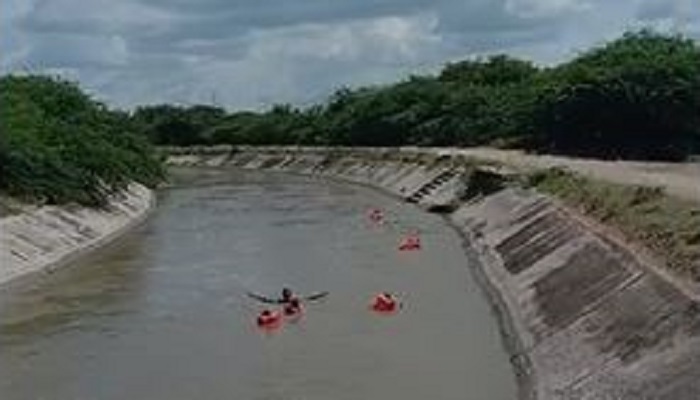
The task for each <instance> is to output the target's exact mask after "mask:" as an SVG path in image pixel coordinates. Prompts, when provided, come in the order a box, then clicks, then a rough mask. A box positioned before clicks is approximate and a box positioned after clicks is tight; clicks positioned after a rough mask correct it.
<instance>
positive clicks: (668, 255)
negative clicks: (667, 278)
mask: <svg viewBox="0 0 700 400" xmlns="http://www.w3.org/2000/svg"><path fill="white" fill-rule="evenodd" d="M525 181H526V184H527V185H528V186H530V187H533V188H535V189H537V190H538V191H540V192H543V193H547V194H551V195H553V196H555V197H557V198H559V199H561V200H563V201H564V202H565V203H566V204H568V205H570V206H573V207H575V208H577V209H579V210H581V211H583V213H584V214H586V215H588V216H590V217H593V218H594V219H597V220H598V221H600V222H602V223H604V224H607V225H610V226H612V227H615V228H617V229H619V230H620V231H621V232H622V233H623V234H624V235H625V236H627V237H628V238H630V239H632V240H634V241H637V242H639V243H641V244H643V245H645V246H646V247H648V248H649V249H651V250H652V251H653V252H654V253H655V254H656V255H657V256H659V257H662V258H663V261H664V262H665V264H666V267H667V268H668V269H670V270H671V271H672V272H674V273H676V274H678V275H680V276H682V277H684V278H689V279H691V280H692V281H693V282H694V283H700V206H699V205H698V204H695V203H692V202H690V201H685V200H680V199H676V198H674V197H671V196H668V195H666V194H665V193H664V191H663V189H661V188H649V187H641V186H627V185H620V184H613V183H608V182H602V181H598V180H594V179H590V178H585V177H582V176H580V175H577V174H574V173H571V172H568V171H564V170H562V169H549V170H544V171H537V172H533V173H530V174H528V175H527V176H526V177H525Z"/></svg>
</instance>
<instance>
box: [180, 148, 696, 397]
mask: <svg viewBox="0 0 700 400" xmlns="http://www.w3.org/2000/svg"><path fill="white" fill-rule="evenodd" d="M169 160H170V163H171V164H173V165H188V166H206V167H237V168H245V169H262V170H271V171H285V172H291V173H299V174H306V175H318V176H323V177H328V178H332V179H341V180H344V181H348V182H353V183H359V184H363V185H369V186H372V187H375V188H378V189H381V190H383V191H386V192H388V193H391V194H393V195H395V196H398V197H401V198H403V199H405V200H406V201H409V202H413V203H415V204H417V205H418V206H420V207H424V208H426V209H428V210H432V211H436V212H441V213H443V214H444V215H445V217H446V218H447V219H448V220H449V221H450V222H451V223H452V224H453V225H454V226H455V227H456V228H457V229H458V231H459V232H460V233H461V234H462V235H463V237H464V239H465V243H464V244H465V249H466V251H467V255H468V256H469V258H470V259H471V260H473V262H472V263H470V264H472V266H473V267H474V272H475V274H476V276H477V277H479V278H480V280H481V281H482V283H483V287H484V289H485V291H486V292H487V293H488V294H489V297H490V298H491V300H492V302H493V305H494V308H495V310H496V313H497V314H498V315H499V316H500V319H501V325H502V327H503V334H504V338H505V343H506V346H507V347H508V350H509V351H510V352H511V354H512V362H513V365H514V369H515V371H516V374H517V375H518V377H519V380H520V384H521V385H520V386H521V397H522V398H523V399H526V398H527V399H542V400H550V399H591V400H593V399H610V400H613V399H615V400H623V399H630V400H631V399H635V400H642V399H649V400H651V399H654V400H691V399H692V400H696V399H698V398H700V303H699V302H698V301H697V298H694V297H693V296H692V294H689V293H688V292H687V291H683V290H681V289H680V288H679V287H677V286H676V285H674V282H673V281H672V280H669V279H665V275H664V274H663V273H662V269H660V268H659V266H658V265H654V264H653V262H649V261H648V259H645V258H644V257H642V256H641V254H642V253H643V252H637V251H635V250H632V249H633V247H631V246H630V245H629V244H627V243H624V242H622V241H621V240H620V239H619V238H618V237H616V236H614V235H611V234H610V233H609V232H608V230H606V227H604V226H600V225H599V224H597V223H596V222H595V221H592V220H590V219H588V218H586V217H585V216H583V215H580V214H578V213H577V212H575V211H573V210H571V209H568V208H567V207H565V206H563V205H562V204H560V203H559V202H558V201H557V200H556V199H552V198H550V197H547V196H545V195H542V194H539V193H537V192H535V191H532V190H529V189H524V188H522V187H518V186H517V185H512V184H505V185H504V184H503V179H502V178H503V177H507V176H508V175H509V174H510V173H511V172H512V171H508V170H506V169H504V168H503V167H499V166H497V165H475V164H474V163H472V162H470V161H469V160H467V159H464V158H461V157H455V156H440V155H436V154H434V153H432V154H421V153H420V152H412V153H405V152H397V151H384V150H364V151H363V150H357V149H348V150H333V149H321V150H313V149H291V148H262V149H254V148H249V149H242V150H241V149H238V150H236V151H232V150H231V149H227V148H218V149H216V148H213V149H212V148H210V149H199V150H194V151H193V150H187V151H184V150H183V151H171V156H170V159H169Z"/></svg>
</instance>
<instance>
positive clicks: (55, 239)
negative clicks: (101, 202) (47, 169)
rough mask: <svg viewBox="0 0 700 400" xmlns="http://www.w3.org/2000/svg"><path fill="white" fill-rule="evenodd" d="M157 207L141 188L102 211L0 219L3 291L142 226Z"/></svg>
mask: <svg viewBox="0 0 700 400" xmlns="http://www.w3.org/2000/svg"><path fill="white" fill-rule="evenodd" d="M154 204H155V195H154V193H153V192H152V191H151V190H149V189H148V188H146V187H144V186H141V185H139V184H132V185H130V186H129V187H128V188H127V190H125V191H123V192H122V193H120V194H118V195H115V196H113V197H112V199H111V200H110V201H109V203H108V204H107V205H106V206H105V207H104V208H101V209H94V208H86V207H81V206H76V205H70V206H60V207H58V206H42V207H35V206H22V208H21V209H20V210H18V211H19V212H17V213H13V214H11V215H8V216H5V217H3V218H0V285H2V284H4V283H8V282H10V281H14V280H17V279H18V278H21V277H25V276H28V275H31V274H32V273H38V272H50V271H51V270H53V269H54V268H57V267H59V266H61V265H64V264H65V263H67V262H69V261H71V260H74V259H75V258H76V257H78V256H80V255H82V254H84V253H86V252H87V251H89V250H91V249H94V248H96V247H98V246H100V245H103V244H106V243H109V242H110V241H112V240H113V239H115V238H117V237H118V236H120V235H121V234H123V233H124V232H126V231H128V230H129V229H130V228H132V227H134V226H135V225H138V224H139V223H140V222H141V221H143V219H144V218H145V217H146V216H147V215H148V213H149V211H150V210H151V209H152V208H153V206H154Z"/></svg>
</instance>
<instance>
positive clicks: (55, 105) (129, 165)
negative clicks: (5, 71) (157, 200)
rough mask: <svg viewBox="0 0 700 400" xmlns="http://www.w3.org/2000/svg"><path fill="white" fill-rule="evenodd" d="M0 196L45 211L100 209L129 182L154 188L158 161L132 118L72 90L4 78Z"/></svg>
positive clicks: (40, 80)
mask: <svg viewBox="0 0 700 400" xmlns="http://www.w3.org/2000/svg"><path fill="white" fill-rule="evenodd" d="M0 104H2V107H0V133H1V135H0V138H1V139H0V161H1V163H0V165H1V167H0V168H1V169H0V172H1V173H2V174H1V175H0V176H1V177H2V179H1V180H0V190H1V191H2V192H4V193H6V194H9V195H11V196H16V197H21V198H24V199H27V200H31V201H38V202H41V203H50V204H55V203H65V202H71V201H75V202H79V203H81V204H89V205H99V204H102V203H103V202H104V201H105V200H106V198H107V196H108V195H109V194H110V193H113V192H115V191H117V190H120V189H122V188H124V187H125V185H126V184H128V183H129V182H131V181H138V182H141V183H144V184H146V185H154V184H155V183H157V182H158V181H159V180H160V179H161V178H162V177H163V169H162V166H161V163H160V161H159V160H158V159H157V158H156V157H155V153H154V152H153V149H152V147H151V145H150V144H149V143H148V141H147V140H146V138H144V137H142V136H141V135H139V134H137V133H136V132H135V131H134V128H133V125H132V122H131V120H130V119H129V117H128V115H126V114H123V113H119V112H114V111H110V110H108V109H107V108H106V107H105V106H104V105H103V104H101V103H98V102H96V101H94V100H92V99H91V98H90V97H89V96H87V95H86V94H85V93H83V92H82V91H81V90H80V88H79V87H78V86H77V85H75V84H74V83H71V82H67V81H64V80H60V79H57V78H52V77H46V76H5V77H2V78H0Z"/></svg>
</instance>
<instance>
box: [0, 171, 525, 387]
mask: <svg viewBox="0 0 700 400" xmlns="http://www.w3.org/2000/svg"><path fill="white" fill-rule="evenodd" d="M176 177H177V179H176V182H175V185H174V186H173V187H171V188H169V189H167V190H164V191H163V192H162V193H161V195H160V200H159V201H160V207H159V208H158V210H157V211H156V213H155V214H154V216H153V217H152V218H151V219H150V220H149V221H148V222H147V223H146V224H144V225H143V226H142V227H140V228H139V229H137V230H136V231H135V232H133V233H130V234H129V235H127V236H126V237H125V238H124V239H123V240H120V241H119V243H117V244H115V245H113V246H110V247H109V248H106V249H103V250H100V251H99V252H98V253H97V254H95V255H93V256H91V257H89V258H88V259H85V260H82V261H81V262H80V263H78V264H76V265H72V266H70V268H64V269H62V270H60V271H58V272H55V273H53V274H50V275H44V276H40V277H36V278H35V279H32V280H31V282H30V283H24V284H22V285H18V286H16V287H11V288H5V290H3V291H1V292H0V399H3V400H20V399H21V400H25V399H52V400H53V399H56V400H61V399H66V400H68V399H71V400H78V399H81V400H82V399H86V400H90V399H115V400H116V399H149V400H157V399H169V400H172V399H259V400H276V399H280V400H282V399H285V400H287V399H288V400H297V399H298V400H307V399H401V400H410V399H416V400H419V399H420V400H424V399H428V398H433V399H474V400H478V399H483V400H499V399H503V400H512V399H514V398H515V397H516V396H515V393H516V389H515V380H514V376H513V373H512V371H511V369H510V366H509V363H508V357H507V355H506V354H505V351H504V349H503V346H502V344H501V340H500V336H499V332H498V328H497V325H496V321H495V318H494V317H493V315H491V313H490V308H489V306H488V304H487V302H486V300H485V299H484V297H483V295H482V293H481V291H480V290H479V288H478V287H477V285H476V283H475V282H474V280H473V279H472V276H471V274H470V272H469V266H468V264H467V260H466V258H465V256H464V253H463V250H462V247H461V245H460V238H459V237H458V236H457V235H456V233H455V232H454V231H453V230H452V229H451V228H450V227H448V226H447V225H446V224H445V223H444V222H443V221H442V220H441V219H440V218H439V217H437V216H434V215H429V214H426V213H423V212H421V211H419V210H418V209H417V208H415V207H413V206H410V205H407V204H402V203H399V202H397V201H396V200H395V199H392V198H389V197H387V196H384V195H382V194H380V193H377V192H375V191H371V190H369V189H366V188H361V187H357V186H350V185H344V184H339V183H334V182H329V181H325V180H319V179H312V178H306V177H298V176H290V175H283V174H269V173H259V172H241V171H237V172H236V171H215V170H200V171H194V170H180V171H178V172H177V174H176ZM369 207H381V208H383V209H385V210H386V211H387V217H388V218H387V220H388V222H387V223H386V224H384V225H383V226H376V225H373V224H371V223H369V222H368V221H367V219H366V216H365V213H366V211H367V209H368V208H369ZM414 228H418V229H420V232H421V236H422V240H423V249H422V250H421V251H419V252H414V253H400V252H398V251H396V244H397V241H398V240H399V238H400V236H401V234H402V233H404V232H406V231H407V230H410V229H414ZM282 285H289V286H291V287H293V288H294V289H296V290H297V291H299V292H301V293H310V292H314V291H319V290H327V291H329V292H330V295H329V296H328V297H327V298H326V299H325V300H323V301H319V302H316V303H313V304H308V305H307V307H306V312H305V314H304V316H303V318H302V319H301V320H299V321H297V322H296V323H293V324H286V325H284V326H283V327H282V328H281V329H280V330H278V331H276V332H275V333H262V332H260V331H259V330H258V329H257V328H256V327H255V324H254V323H253V320H254V316H255V315H256V313H257V312H258V311H259V310H260V309H261V308H262V306H261V305H260V304H258V303H256V302H255V301H253V300H251V299H250V298H248V297H247V296H246V295H245V293H246V291H255V292H259V293H264V294H274V293H275V292H276V291H278V290H279V289H280V287H281V286H282ZM381 290H389V291H393V292H395V293H397V294H399V295H400V297H401V299H402V301H403V305H404V307H403V309H402V310H401V311H400V312H399V313H397V314H395V315H391V316H380V315H375V314H373V313H371V312H370V311H369V310H368V303H369V301H370V298H371V297H372V295H373V294H374V293H376V292H378V291H381Z"/></svg>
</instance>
